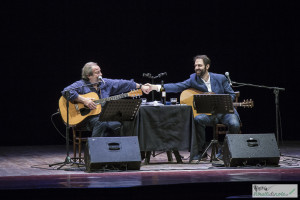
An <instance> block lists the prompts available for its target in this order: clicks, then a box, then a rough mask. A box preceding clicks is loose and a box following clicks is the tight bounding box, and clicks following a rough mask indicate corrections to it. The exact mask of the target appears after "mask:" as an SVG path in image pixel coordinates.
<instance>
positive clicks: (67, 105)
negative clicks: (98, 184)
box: [49, 80, 103, 170]
mask: <svg viewBox="0 0 300 200" xmlns="http://www.w3.org/2000/svg"><path fill="white" fill-rule="evenodd" d="M100 82H103V81H102V80H101V81H99V82H96V83H90V84H85V85H84V86H90V85H94V84H98V83H100ZM84 86H80V87H77V88H70V89H69V90H66V91H65V92H64V94H65V95H64V96H65V98H66V108H67V123H66V152H67V155H66V158H65V161H64V162H59V163H54V164H50V165H49V167H52V166H54V165H61V166H60V167H58V168H57V170H59V169H61V168H62V167H63V166H65V165H67V164H78V165H79V164H80V163H76V162H72V159H71V158H70V147H69V140H70V139H69V138H70V137H69V133H70V124H69V100H70V91H71V90H75V89H79V88H81V87H84Z"/></svg>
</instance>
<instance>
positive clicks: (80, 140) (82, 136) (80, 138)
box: [72, 126, 91, 163]
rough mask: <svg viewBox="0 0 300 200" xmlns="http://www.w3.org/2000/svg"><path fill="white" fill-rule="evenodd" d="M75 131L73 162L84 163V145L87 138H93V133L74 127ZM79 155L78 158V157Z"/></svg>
mask: <svg viewBox="0 0 300 200" xmlns="http://www.w3.org/2000/svg"><path fill="white" fill-rule="evenodd" d="M72 131H73V156H74V157H73V160H74V161H75V162H77V161H78V162H79V163H84V156H83V148H82V146H83V144H84V143H85V142H86V141H87V138H88V137H90V136H91V131H89V130H87V129H84V128H81V127H76V126H74V127H72ZM77 153H78V157H77Z"/></svg>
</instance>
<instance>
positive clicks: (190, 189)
mask: <svg viewBox="0 0 300 200" xmlns="http://www.w3.org/2000/svg"><path fill="white" fill-rule="evenodd" d="M279 149H280V152H281V157H280V162H279V166H246V167H231V168H226V167H213V166H212V164H211V163H210V162H209V160H207V161H201V162H200V163H199V164H190V163H189V162H188V160H189V152H187V151H180V154H181V155H182V156H183V164H177V163H176V159H175V158H174V160H173V161H170V162H168V159H167V155H166V153H164V152H156V153H157V154H158V155H156V156H155V157H153V156H152V157H151V160H150V164H148V165H145V164H143V163H142V165H141V169H140V170H138V171H120V170H107V171H97V172H93V173H88V172H85V167H84V166H78V165H74V164H73V165H70V164H68V165H65V166H63V167H62V168H61V169H60V170H57V168H58V167H60V166H61V165H54V166H52V167H49V164H54V163H58V162H63V161H64V159H65V158H66V147H65V146H63V145H62V146H61V145H56V146H10V147H0V152H1V157H0V166H1V168H0V175H1V177H0V192H1V194H5V195H8V196H9V197H10V199H11V198H13V197H22V198H23V199H27V198H28V199H41V198H42V199H64V198H65V195H67V196H69V197H70V198H71V199H82V198H87V197H91V198H92V197H96V196H97V197H98V196H99V198H103V199H106V198H117V197H120V198H122V197H126V199H127V198H131V199H138V198H142V199H161V198H168V199H170V198H174V199H177V198H179V197H180V198H181V197H182V198H186V197H197V196H198V197H199V198H200V197H214V198H229V197H232V198H233V197H239V198H242V197H246V198H247V197H249V198H250V197H251V194H252V184H259V183H263V184H267V183H271V184H279V183H297V184H298V183H299V182H300V181H299V180H300V142H299V141H297V142H295V141H293V142H283V144H281V145H279ZM71 153H72V152H70V155H72V154H71ZM173 157H174V156H173Z"/></svg>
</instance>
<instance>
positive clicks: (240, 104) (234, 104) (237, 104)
mask: <svg viewBox="0 0 300 200" xmlns="http://www.w3.org/2000/svg"><path fill="white" fill-rule="evenodd" d="M242 105H243V103H239V102H236V103H233V106H237V107H238V106H242Z"/></svg>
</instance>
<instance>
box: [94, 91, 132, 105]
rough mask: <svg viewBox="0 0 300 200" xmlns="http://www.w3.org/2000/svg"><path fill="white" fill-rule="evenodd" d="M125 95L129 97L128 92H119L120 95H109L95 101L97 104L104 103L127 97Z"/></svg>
mask: <svg viewBox="0 0 300 200" xmlns="http://www.w3.org/2000/svg"><path fill="white" fill-rule="evenodd" d="M125 97H128V93H125V94H119V95H116V96H111V97H107V98H104V99H99V100H96V101H94V102H95V103H96V104H102V103H105V102H106V101H111V100H118V99H122V98H125Z"/></svg>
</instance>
